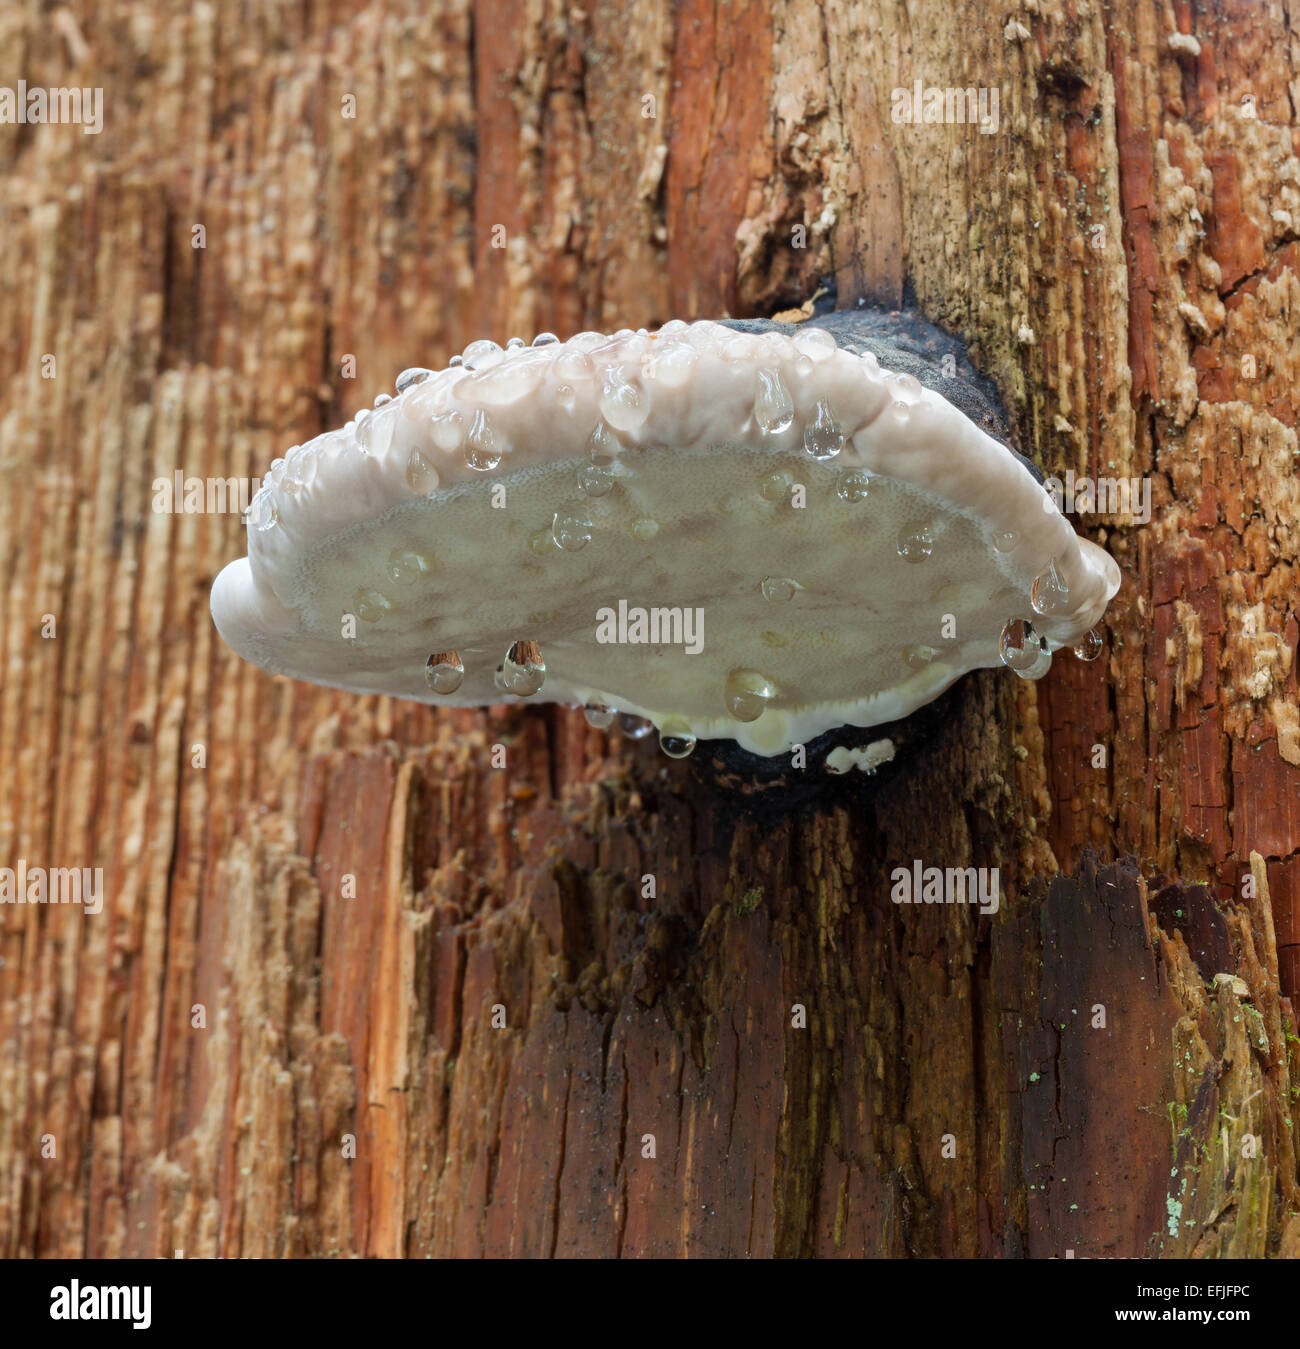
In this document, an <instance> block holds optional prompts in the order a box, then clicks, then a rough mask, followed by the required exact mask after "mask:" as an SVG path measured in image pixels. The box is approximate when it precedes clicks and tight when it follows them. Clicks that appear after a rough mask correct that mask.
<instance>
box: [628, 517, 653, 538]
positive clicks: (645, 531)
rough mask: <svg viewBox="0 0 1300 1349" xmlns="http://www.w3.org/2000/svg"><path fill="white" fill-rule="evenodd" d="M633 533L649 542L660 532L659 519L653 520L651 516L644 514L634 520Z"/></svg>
mask: <svg viewBox="0 0 1300 1349" xmlns="http://www.w3.org/2000/svg"><path fill="white" fill-rule="evenodd" d="M632 533H633V535H634V536H635V537H636V538H638V539H641V540H642V541H643V542H649V540H650V539H653V538H654V537H655V535H656V534H658V533H659V521H658V520H651V519H650V518H649V516H643V517H642V518H641V519H640V520H633V521H632Z"/></svg>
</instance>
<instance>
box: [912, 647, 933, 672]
mask: <svg viewBox="0 0 1300 1349" xmlns="http://www.w3.org/2000/svg"><path fill="white" fill-rule="evenodd" d="M938 654H939V649H938V647H934V646H909V647H908V648H907V650H906V651H904V652H903V659H904V660H905V661H906V662H907V663H908V665H909V666H910V667H911V668H912V669H913V670H924V669H925V667H926V666H927V665H929V664H930V663H931V662H932V661H933V660H934V658H935V657H936V656H937V655H938Z"/></svg>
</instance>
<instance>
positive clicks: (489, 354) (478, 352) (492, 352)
mask: <svg viewBox="0 0 1300 1349" xmlns="http://www.w3.org/2000/svg"><path fill="white" fill-rule="evenodd" d="M504 356H505V352H504V351H502V350H501V347H500V344H499V343H497V342H492V341H490V340H489V339H488V338H486V337H481V338H479V340H478V341H477V342H471V343H470V344H469V346H467V347H466V348H465V352H464V355H463V357H462V359H463V360H464V362H465V369H466V370H490V369H491V368H492V367H493V366H494V365H496V364H497V362H498V361H500V360H501V359H502V358H503V357H504Z"/></svg>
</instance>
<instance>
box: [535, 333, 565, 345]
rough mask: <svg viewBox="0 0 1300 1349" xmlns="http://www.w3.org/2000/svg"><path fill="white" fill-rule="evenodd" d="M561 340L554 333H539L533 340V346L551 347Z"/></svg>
mask: <svg viewBox="0 0 1300 1349" xmlns="http://www.w3.org/2000/svg"><path fill="white" fill-rule="evenodd" d="M559 340H560V339H559V338H558V337H556V335H555V334H554V333H538V334H537V336H536V337H534V338H533V346H535V347H549V346H550V345H551V343H552V342H558V341H559Z"/></svg>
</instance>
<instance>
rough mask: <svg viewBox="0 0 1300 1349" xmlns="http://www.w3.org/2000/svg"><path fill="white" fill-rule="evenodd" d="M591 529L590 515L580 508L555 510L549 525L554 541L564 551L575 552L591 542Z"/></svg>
mask: <svg viewBox="0 0 1300 1349" xmlns="http://www.w3.org/2000/svg"><path fill="white" fill-rule="evenodd" d="M591 531H592V523H591V517H590V516H589V515H587V514H586V513H585V512H584V511H580V510H566V511H559V512H557V513H556V516H555V520H554V522H553V523H552V525H551V532H552V533H553V534H554V535H555V542H556V543H558V544H559V545H560V547H561V548H563V549H564V551H565V552H566V553H576V552H577V551H578V550H579V549H580V548H585V547H586V546H587V545H588V544H589V543H590V542H591Z"/></svg>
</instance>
